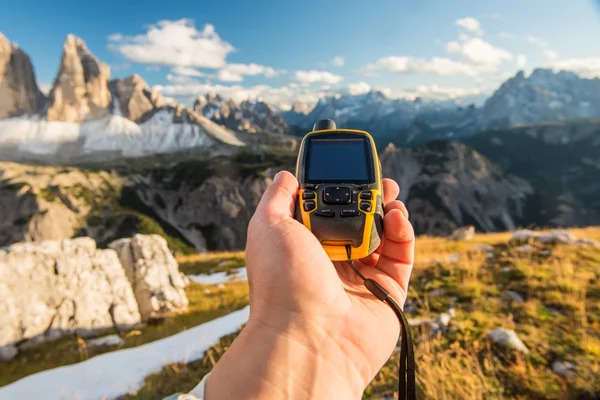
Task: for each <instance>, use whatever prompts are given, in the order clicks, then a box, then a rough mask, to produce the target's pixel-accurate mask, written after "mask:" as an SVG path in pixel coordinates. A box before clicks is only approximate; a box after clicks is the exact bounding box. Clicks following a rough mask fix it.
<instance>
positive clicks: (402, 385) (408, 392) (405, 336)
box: [346, 246, 416, 400]
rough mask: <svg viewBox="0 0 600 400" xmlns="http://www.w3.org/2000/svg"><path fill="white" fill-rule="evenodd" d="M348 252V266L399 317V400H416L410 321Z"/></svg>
mask: <svg viewBox="0 0 600 400" xmlns="http://www.w3.org/2000/svg"><path fill="white" fill-rule="evenodd" d="M346 252H347V253H348V264H350V267H351V268H352V270H353V271H354V272H355V273H356V274H357V275H358V276H359V277H360V278H361V279H362V280H363V282H364V284H365V287H366V288H367V289H368V290H369V291H370V292H371V293H373V295H374V296H375V297H377V298H378V299H379V300H381V301H384V302H386V303H387V304H388V305H389V306H390V308H391V309H392V310H393V311H394V314H396V317H398V321H400V325H401V329H402V343H401V347H400V368H399V371H398V399H399V400H415V399H416V386H415V353H414V344H413V338H412V335H411V333H410V326H409V324H408V320H407V319H406V317H405V316H404V312H402V308H401V307H400V305H399V304H398V302H397V301H396V300H395V299H394V298H393V297H392V296H390V295H389V293H388V291H387V290H385V288H384V287H383V286H381V285H380V284H379V283H378V282H377V281H375V280H373V279H370V278H365V277H364V275H363V274H361V273H360V271H358V269H356V267H355V266H354V262H353V261H352V258H351V248H350V246H346Z"/></svg>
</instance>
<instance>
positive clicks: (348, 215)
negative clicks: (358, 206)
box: [340, 210, 360, 218]
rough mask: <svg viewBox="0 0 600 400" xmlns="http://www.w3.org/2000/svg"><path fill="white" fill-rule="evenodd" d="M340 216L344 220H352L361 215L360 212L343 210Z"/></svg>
mask: <svg viewBox="0 0 600 400" xmlns="http://www.w3.org/2000/svg"><path fill="white" fill-rule="evenodd" d="M340 215H341V216H342V218H351V217H358V216H359V215H360V213H359V212H358V210H342V212H341V213H340Z"/></svg>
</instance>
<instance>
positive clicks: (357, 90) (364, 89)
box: [348, 82, 371, 96]
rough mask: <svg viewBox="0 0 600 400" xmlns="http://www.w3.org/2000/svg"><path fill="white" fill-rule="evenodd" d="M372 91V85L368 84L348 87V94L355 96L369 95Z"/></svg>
mask: <svg viewBox="0 0 600 400" xmlns="http://www.w3.org/2000/svg"><path fill="white" fill-rule="evenodd" d="M370 90H371V85H369V84H368V83H367V82H357V83H351V84H349V85H348V93H349V94H351V95H353V96H356V95H359V94H365V93H368V92H369V91H370Z"/></svg>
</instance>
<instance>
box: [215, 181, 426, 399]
mask: <svg viewBox="0 0 600 400" xmlns="http://www.w3.org/2000/svg"><path fill="white" fill-rule="evenodd" d="M383 184H384V194H385V199H384V203H385V218H384V239H383V242H382V245H381V246H380V248H379V249H378V250H377V251H376V252H375V253H374V254H372V255H371V256H369V257H368V258H366V259H363V260H360V261H358V262H356V266H357V268H358V269H359V270H360V272H361V273H362V274H363V275H365V276H366V277H368V278H373V279H375V280H376V281H378V282H379V283H380V284H381V285H382V286H384V287H385V288H386V289H387V290H388V291H389V292H390V294H391V295H392V296H393V297H394V298H395V299H396V300H398V302H399V303H400V304H404V301H405V300H406V292H407V288H408V283H409V279H410V274H411V271H412V267H413V261H414V244H415V238H414V233H413V229H412V226H411V224H410V222H409V221H408V212H407V211H406V207H405V206H404V204H402V202H400V201H397V200H394V199H396V198H397V197H398V194H399V191H400V189H399V187H398V185H397V184H396V183H395V182H394V181H392V180H390V179H385V180H384V182H383ZM297 189H298V182H297V181H296V178H295V177H294V176H293V175H292V174H290V173H288V172H281V173H279V174H278V175H277V176H276V177H275V179H274V182H273V184H272V185H271V186H270V187H269V188H268V189H267V191H266V192H265V194H264V195H263V198H262V200H261V202H260V204H259V206H258V208H257V210H256V213H255V215H254V216H253V218H252V220H251V222H250V226H249V228H248V243H247V251H246V252H247V255H246V257H247V269H248V280H249V284H250V310H251V311H250V319H249V321H248V323H247V325H246V327H245V328H244V330H243V331H242V333H241V334H240V335H239V336H238V338H237V339H236V340H235V341H234V343H233V345H232V346H231V348H230V349H229V350H228V351H227V352H226V353H225V355H224V356H223V358H222V359H221V361H220V362H219V363H218V364H217V365H216V366H215V368H214V369H213V372H212V373H211V375H210V376H209V378H208V380H207V383H206V392H205V393H206V399H207V400H220V399H223V400H225V399H227V400H229V399H360V398H361V395H362V392H363V391H364V389H365V387H366V386H367V385H368V384H369V382H370V381H371V380H372V379H373V377H374V376H375V374H376V373H377V371H378V370H379V369H380V368H381V367H382V366H383V364H384V363H385V362H386V361H387V359H388V358H389V356H390V355H391V353H392V351H393V349H394V347H395V345H396V342H397V339H398V335H399V332H400V325H399V323H398V320H397V319H396V316H395V315H394V313H393V312H392V310H391V309H390V308H389V306H388V305H386V304H385V303H383V302H381V301H379V300H377V299H376V298H375V297H374V296H373V295H371V294H370V293H369V292H368V291H367V290H366V289H365V288H364V286H363V284H362V282H361V281H360V279H358V277H357V276H356V275H355V274H354V272H353V271H352V270H351V269H350V267H349V266H348V264H347V263H345V262H333V263H332V262H331V261H330V260H329V258H328V257H327V254H326V253H325V251H324V250H323V248H322V247H321V245H320V243H319V241H318V240H317V239H316V238H315V237H314V235H313V234H312V233H311V232H310V231H309V230H308V229H306V228H305V227H304V226H303V225H302V224H300V223H299V222H297V221H296V220H294V218H293V210H294V202H295V200H296V192H297Z"/></svg>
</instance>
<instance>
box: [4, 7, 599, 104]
mask: <svg viewBox="0 0 600 400" xmlns="http://www.w3.org/2000/svg"><path fill="white" fill-rule="evenodd" d="M161 21H162V22H161ZM0 31H1V32H3V33H4V34H5V35H6V36H7V37H8V39H9V40H11V41H13V42H16V43H18V44H19V46H20V47H21V48H23V49H24V50H25V51H26V52H27V53H28V54H29V55H30V56H31V58H32V60H33V63H34V67H35V69H36V73H37V76H38V82H39V83H41V84H46V85H47V84H50V83H52V81H53V79H54V76H55V74H56V71H57V68H58V63H59V60H60V52H61V46H62V42H63V40H64V38H65V36H66V35H67V34H68V33H73V34H75V35H77V36H79V37H81V38H82V39H84V40H85V41H86V42H87V45H88V48H89V49H90V50H91V51H92V52H93V53H94V54H95V55H96V56H97V57H98V58H99V59H100V60H102V61H104V62H106V63H108V64H109V65H110V66H111V70H112V72H111V75H112V76H113V77H124V76H127V75H129V74H131V73H138V74H140V75H141V76H143V77H144V78H145V79H146V81H147V82H148V83H149V84H150V85H153V86H155V85H156V86H158V87H159V88H160V89H161V90H162V91H163V93H165V95H168V96H174V97H177V98H179V99H190V98H192V97H193V96H195V95H197V94H200V93H204V92H209V91H213V92H215V91H218V92H222V93H224V94H225V95H226V96H232V97H234V98H238V99H241V98H244V97H261V98H264V99H266V100H268V101H271V102H273V103H277V104H280V105H282V104H283V105H285V104H287V105H289V104H291V103H292V102H293V101H295V100H301V101H306V102H314V101H315V100H316V99H317V98H318V97H319V96H323V95H326V94H331V93H334V92H348V91H350V92H351V93H362V92H364V91H366V90H369V89H371V88H377V89H381V90H383V91H384V92H385V93H386V94H388V95H390V96H395V97H409V98H410V97H414V96H417V95H420V96H424V97H442V98H447V97H457V96H463V95H479V94H481V93H484V94H485V93H489V92H490V91H493V89H495V88H496V87H497V86H498V85H499V84H500V83H501V82H502V81H503V80H505V79H506V78H507V77H508V76H510V75H513V74H514V73H515V72H516V71H517V70H518V69H525V70H526V71H531V69H532V68H534V67H537V66H543V67H553V68H556V69H570V70H573V71H576V72H578V73H580V74H582V75H584V76H600V45H598V43H597V40H598V38H600V6H599V4H598V2H596V1H592V0H518V1H516V0H502V1H500V0H497V1H492V0H488V1H482V0H479V1H474V0H473V1H471V0H455V1H448V0H411V1H404V0H403V1H399V0H395V1H394V0H382V1H377V2H365V1H339V0H334V1H327V2H324V1H313V0H308V1H307V0H304V1H281V0H279V1H268V0H258V1H232V0H230V1H223V2H220V1H198V0H196V1H175V0H174V1H170V2H165V1H144V2H142V1H125V0H121V1H113V0H105V1H102V2H88V1H72V0H69V1H55V2H49V1H8V0H7V1H5V2H4V4H3V6H2V13H1V14H0Z"/></svg>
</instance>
